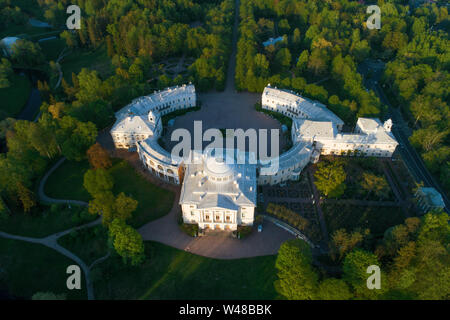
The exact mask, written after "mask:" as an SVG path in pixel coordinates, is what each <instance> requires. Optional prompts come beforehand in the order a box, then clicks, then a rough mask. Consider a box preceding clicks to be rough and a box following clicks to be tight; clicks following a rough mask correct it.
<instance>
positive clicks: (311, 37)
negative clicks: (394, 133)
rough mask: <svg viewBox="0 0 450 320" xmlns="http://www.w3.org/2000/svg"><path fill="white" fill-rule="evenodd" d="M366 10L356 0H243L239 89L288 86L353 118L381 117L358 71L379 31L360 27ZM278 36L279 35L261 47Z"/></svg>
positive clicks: (375, 99)
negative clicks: (281, 38) (270, 43)
mask: <svg viewBox="0 0 450 320" xmlns="http://www.w3.org/2000/svg"><path fill="white" fill-rule="evenodd" d="M365 9H366V6H363V5H361V4H359V3H357V2H355V1H312V0H310V1H289V0H288V1H271V0H263V1H253V0H244V1H242V2H241V7H240V15H241V19H242V22H241V26H240V35H241V37H240V40H239V44H238V56H237V69H236V82H237V86H238V88H239V89H241V90H244V89H247V90H249V91H257V92H261V91H262V89H263V88H264V86H265V85H267V83H271V84H272V85H277V86H280V87H283V88H290V89H293V90H295V91H297V92H299V93H300V94H302V95H305V96H308V97H310V98H313V99H316V100H319V101H321V102H322V103H324V104H326V105H328V106H329V107H330V108H331V109H332V110H333V111H335V112H336V113H337V114H338V115H339V116H341V117H342V119H343V120H344V121H346V122H351V123H352V122H355V120H356V116H380V115H381V114H383V112H384V111H385V109H384V107H383V106H382V104H381V103H380V101H379V100H378V98H377V97H376V96H375V94H374V93H373V92H366V90H365V89H364V87H363V84H362V76H361V75H360V74H359V73H358V72H357V64H358V62H361V61H362V60H364V59H365V58H366V57H369V56H371V55H373V52H371V51H372V50H371V44H370V42H371V41H374V40H372V38H374V37H375V36H376V35H375V34H376V32H377V31H376V30H375V31H373V30H368V29H367V28H365V27H364V22H365V20H366V19H367V15H366V14H365ZM276 37H283V40H282V41H279V42H277V43H275V44H274V45H268V46H266V47H264V45H263V42H264V41H266V40H267V39H269V38H276Z"/></svg>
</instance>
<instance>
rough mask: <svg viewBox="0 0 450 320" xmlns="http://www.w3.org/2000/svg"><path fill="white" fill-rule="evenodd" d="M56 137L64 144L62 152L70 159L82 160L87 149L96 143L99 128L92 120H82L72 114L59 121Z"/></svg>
mask: <svg viewBox="0 0 450 320" xmlns="http://www.w3.org/2000/svg"><path fill="white" fill-rule="evenodd" d="M56 137H57V139H58V141H59V143H60V144H62V147H61V149H62V154H63V155H64V156H65V157H66V158H67V159H69V160H76V161H80V160H82V159H84V158H85V157H86V151H87V149H88V148H89V147H90V146H92V145H93V144H94V143H95V140H96V138H97V128H96V126H95V124H93V123H92V122H81V121H78V120H77V119H75V118H73V117H71V116H64V117H62V119H61V120H59V121H58V129H57V130H56Z"/></svg>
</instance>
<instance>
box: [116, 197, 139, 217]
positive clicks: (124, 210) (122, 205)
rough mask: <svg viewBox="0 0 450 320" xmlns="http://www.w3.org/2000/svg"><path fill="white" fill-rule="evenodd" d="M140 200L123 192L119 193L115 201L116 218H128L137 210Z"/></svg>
mask: <svg viewBox="0 0 450 320" xmlns="http://www.w3.org/2000/svg"><path fill="white" fill-rule="evenodd" d="M137 206H138V202H137V201H136V200H134V199H133V198H131V197H127V196H126V195H125V194H124V193H123V192H121V193H119V195H118V196H117V198H116V201H115V215H114V218H115V219H116V218H117V219H122V220H124V221H125V220H127V219H128V218H130V217H131V214H132V213H133V212H134V211H135V210H136V208H137Z"/></svg>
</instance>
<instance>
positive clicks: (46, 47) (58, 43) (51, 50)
mask: <svg viewBox="0 0 450 320" xmlns="http://www.w3.org/2000/svg"><path fill="white" fill-rule="evenodd" d="M39 45H40V46H41V48H42V52H43V53H44V54H45V57H46V60H47V61H56V60H57V59H58V56H59V54H60V53H61V51H63V49H64V48H65V46H66V42H65V40H64V39H60V38H56V39H52V40H47V41H43V42H39Z"/></svg>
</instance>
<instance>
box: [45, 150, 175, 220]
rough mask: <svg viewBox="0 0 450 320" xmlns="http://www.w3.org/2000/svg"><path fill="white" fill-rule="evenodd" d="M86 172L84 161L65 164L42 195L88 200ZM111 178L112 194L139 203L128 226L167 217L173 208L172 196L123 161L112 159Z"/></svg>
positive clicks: (53, 175)
mask: <svg viewBox="0 0 450 320" xmlns="http://www.w3.org/2000/svg"><path fill="white" fill-rule="evenodd" d="M88 169H89V164H88V163H87V161H84V162H74V161H65V162H64V163H63V164H62V165H61V166H60V167H59V168H58V169H56V170H55V171H54V172H53V173H52V174H51V175H50V177H49V178H48V180H47V184H46V186H45V193H46V195H47V196H49V197H53V198H60V199H73V200H83V201H89V199H90V195H89V194H88V192H87V191H86V190H85V189H84V187H83V176H84V173H85V172H86V170H88ZM109 170H110V172H111V174H112V175H113V177H114V188H113V192H114V194H116V195H117V194H119V193H120V192H124V193H125V194H126V195H128V196H131V197H133V198H134V199H136V200H137V201H138V202H139V205H138V207H137V210H136V212H134V213H133V217H132V218H131V219H130V221H129V223H130V224H131V225H132V226H133V227H136V228H137V227H140V226H142V225H144V224H145V223H147V222H149V221H152V220H155V219H157V218H160V217H162V216H164V215H166V214H167V213H168V212H169V211H170V209H171V208H172V203H173V197H174V194H173V193H171V192H168V191H167V190H165V189H162V188H159V187H157V186H155V185H153V184H151V183H150V182H148V181H147V180H146V179H145V178H143V177H142V176H140V175H139V174H138V173H136V171H135V170H134V168H133V167H131V166H130V165H129V164H128V163H127V162H126V161H123V160H119V159H113V167H112V168H111V169H109Z"/></svg>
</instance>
